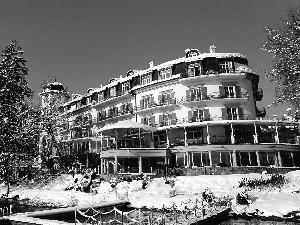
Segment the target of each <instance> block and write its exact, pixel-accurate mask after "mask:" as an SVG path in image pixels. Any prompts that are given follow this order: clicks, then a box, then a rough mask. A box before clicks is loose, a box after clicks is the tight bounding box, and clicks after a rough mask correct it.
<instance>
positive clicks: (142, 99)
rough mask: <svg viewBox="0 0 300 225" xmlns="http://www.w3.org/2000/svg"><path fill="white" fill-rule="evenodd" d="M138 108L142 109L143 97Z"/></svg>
mask: <svg viewBox="0 0 300 225" xmlns="http://www.w3.org/2000/svg"><path fill="white" fill-rule="evenodd" d="M140 109H144V106H143V99H141V100H140Z"/></svg>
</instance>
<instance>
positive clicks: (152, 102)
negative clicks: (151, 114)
mask: <svg viewBox="0 0 300 225" xmlns="http://www.w3.org/2000/svg"><path fill="white" fill-rule="evenodd" d="M150 104H151V106H153V105H154V97H153V96H151V98H150Z"/></svg>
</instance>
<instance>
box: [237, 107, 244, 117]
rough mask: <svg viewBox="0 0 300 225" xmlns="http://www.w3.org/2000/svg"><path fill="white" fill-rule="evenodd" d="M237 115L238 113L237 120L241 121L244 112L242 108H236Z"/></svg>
mask: <svg viewBox="0 0 300 225" xmlns="http://www.w3.org/2000/svg"><path fill="white" fill-rule="evenodd" d="M238 113H239V119H240V120H242V119H243V116H244V110H243V108H238Z"/></svg>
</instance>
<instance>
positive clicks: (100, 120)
mask: <svg viewBox="0 0 300 225" xmlns="http://www.w3.org/2000/svg"><path fill="white" fill-rule="evenodd" d="M133 115H134V113H133V109H129V110H124V111H119V112H117V113H112V114H108V115H106V116H101V117H98V120H97V121H96V120H94V121H93V122H94V123H106V122H111V121H113V120H120V119H123V120H124V119H126V118H131V117H132V116H133Z"/></svg>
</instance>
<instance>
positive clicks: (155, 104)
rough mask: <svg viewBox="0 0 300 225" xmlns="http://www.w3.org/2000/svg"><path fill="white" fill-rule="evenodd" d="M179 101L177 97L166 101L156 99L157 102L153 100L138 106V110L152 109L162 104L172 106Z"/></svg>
mask: <svg viewBox="0 0 300 225" xmlns="http://www.w3.org/2000/svg"><path fill="white" fill-rule="evenodd" d="M177 103H178V102H177V99H175V98H174V99H168V100H165V101H155V102H151V103H148V104H144V105H140V106H137V107H136V110H137V111H140V110H145V109H151V108H154V107H160V106H172V105H177Z"/></svg>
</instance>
